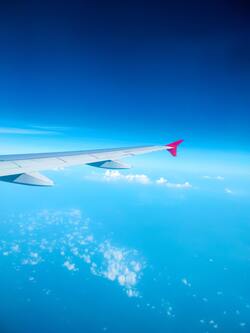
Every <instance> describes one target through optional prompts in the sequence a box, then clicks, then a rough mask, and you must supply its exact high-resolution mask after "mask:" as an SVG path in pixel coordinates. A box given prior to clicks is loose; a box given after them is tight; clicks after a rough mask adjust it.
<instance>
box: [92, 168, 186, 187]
mask: <svg viewBox="0 0 250 333" xmlns="http://www.w3.org/2000/svg"><path fill="white" fill-rule="evenodd" d="M88 178H89V177H88ZM90 179H95V180H96V179H97V180H98V179H99V180H104V181H107V182H111V181H126V182H129V183H138V184H142V185H150V184H151V185H164V186H166V187H168V188H175V189H187V188H192V185H191V184H190V183H189V182H184V183H171V182H169V181H168V180H167V179H165V178H164V177H160V178H159V179H157V180H153V179H151V178H150V177H149V176H147V175H145V174H122V173H121V172H120V171H118V170H107V171H105V173H104V174H103V175H102V176H99V175H95V176H94V178H93V177H91V178H90Z"/></svg>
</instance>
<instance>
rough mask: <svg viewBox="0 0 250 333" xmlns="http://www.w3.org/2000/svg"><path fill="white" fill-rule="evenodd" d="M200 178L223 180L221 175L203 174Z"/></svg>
mask: <svg viewBox="0 0 250 333" xmlns="http://www.w3.org/2000/svg"><path fill="white" fill-rule="evenodd" d="M202 178H204V179H210V180H220V181H222V180H224V179H225V178H224V177H222V176H203V177H202Z"/></svg>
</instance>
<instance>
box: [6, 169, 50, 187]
mask: <svg viewBox="0 0 250 333" xmlns="http://www.w3.org/2000/svg"><path fill="white" fill-rule="evenodd" d="M0 180H1V181H3V182H7V183H15V184H20V185H29V186H53V185H54V182H53V181H52V180H51V179H49V178H48V177H46V176H44V175H42V174H40V173H38V172H33V173H21V174H17V175H10V176H4V177H0Z"/></svg>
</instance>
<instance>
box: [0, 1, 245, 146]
mask: <svg viewBox="0 0 250 333" xmlns="http://www.w3.org/2000/svg"><path fill="white" fill-rule="evenodd" d="M247 11H248V5H247V3H246V2H244V1H241V2H237V3H236V2H234V1H223V0H220V1H209V2H207V3H202V4H201V3H200V2H199V1H191V2H189V3H188V4H187V3H186V2H185V1H177V2H175V3H167V2H162V1H156V2H154V3H150V2H140V1H135V2H134V1H133V2H130V1H128V2H126V3H122V4H120V3H119V4H118V3H116V2H112V1H111V2H107V3H105V5H104V4H102V3H101V2H97V3H93V2H92V1H91V2H88V1H84V2H82V1H73V2H72V1H70V2H69V1H63V2H61V1H60V2H59V1H52V2H51V1H49V2H46V1H43V2H40V1H38V2H37V1H36V2H34V1H23V2H22V3H12V2H10V3H3V4H1V14H0V15H1V20H0V21H1V29H0V31H1V33H0V34H1V35H0V38H1V50H2V51H1V55H0V72H1V79H0V87H1V98H0V110H1V111H0V112H1V124H2V125H1V126H2V127H21V128H32V127H45V129H46V130H47V128H48V127H49V128H52V129H53V128H56V129H58V128H59V132H64V136H63V137H62V136H61V146H62V145H63V144H65V145H67V142H68V141H69V140H72V139H73V138H74V139H79V141H77V140H75V141H74V144H75V146H77V147H76V148H78V147H79V146H80V145H82V144H83V145H84V144H85V142H88V140H90V141H91V142H96V144H99V143H100V142H102V143H103V144H104V143H107V144H109V143H110V144H111V143H112V144H113V143H114V144H115V143H117V144H120V143H121V144H122V143H124V144H125V143H126V144H127V143H131V144H133V143H135V144H140V143H142V144H144V143H158V142H160V143H161V142H163V143H165V141H166V140H167V141H168V140H172V139H175V138H176V139H178V138H184V139H186V144H187V145H188V147H190V148H194V149H196V148H199V149H210V150H213V149H218V150H227V151H231V150H232V151H239V152H245V151H248V149H249V148H248V141H249V125H248V124H249V115H248V113H249V112H248V111H249V106H250V101H249V84H250V82H249V53H250V52H249V43H248V39H249V29H250V25H249V21H248V19H247V14H246V13H247ZM67 128H69V130H67ZM1 136H2V142H3V141H5V140H7V142H8V139H9V137H5V136H3V135H1ZM58 138H60V136H58ZM16 139H17V141H19V138H16ZM32 139H33V138H32ZM12 140H13V138H12ZM23 140H24V138H23ZM26 140H27V141H28V142H29V143H30V142H31V140H30V138H27V137H26ZM34 140H35V139H34ZM44 141H46V139H45V140H44ZM34 142H35V143H36V141H34ZM62 148H63V147H62Z"/></svg>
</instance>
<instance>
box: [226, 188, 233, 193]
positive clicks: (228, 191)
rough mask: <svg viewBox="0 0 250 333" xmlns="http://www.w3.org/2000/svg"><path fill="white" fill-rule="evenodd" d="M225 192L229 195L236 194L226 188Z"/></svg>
mask: <svg viewBox="0 0 250 333" xmlns="http://www.w3.org/2000/svg"><path fill="white" fill-rule="evenodd" d="M225 192H226V193H227V194H234V192H233V191H232V190H230V188H228V187H226V188H225Z"/></svg>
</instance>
